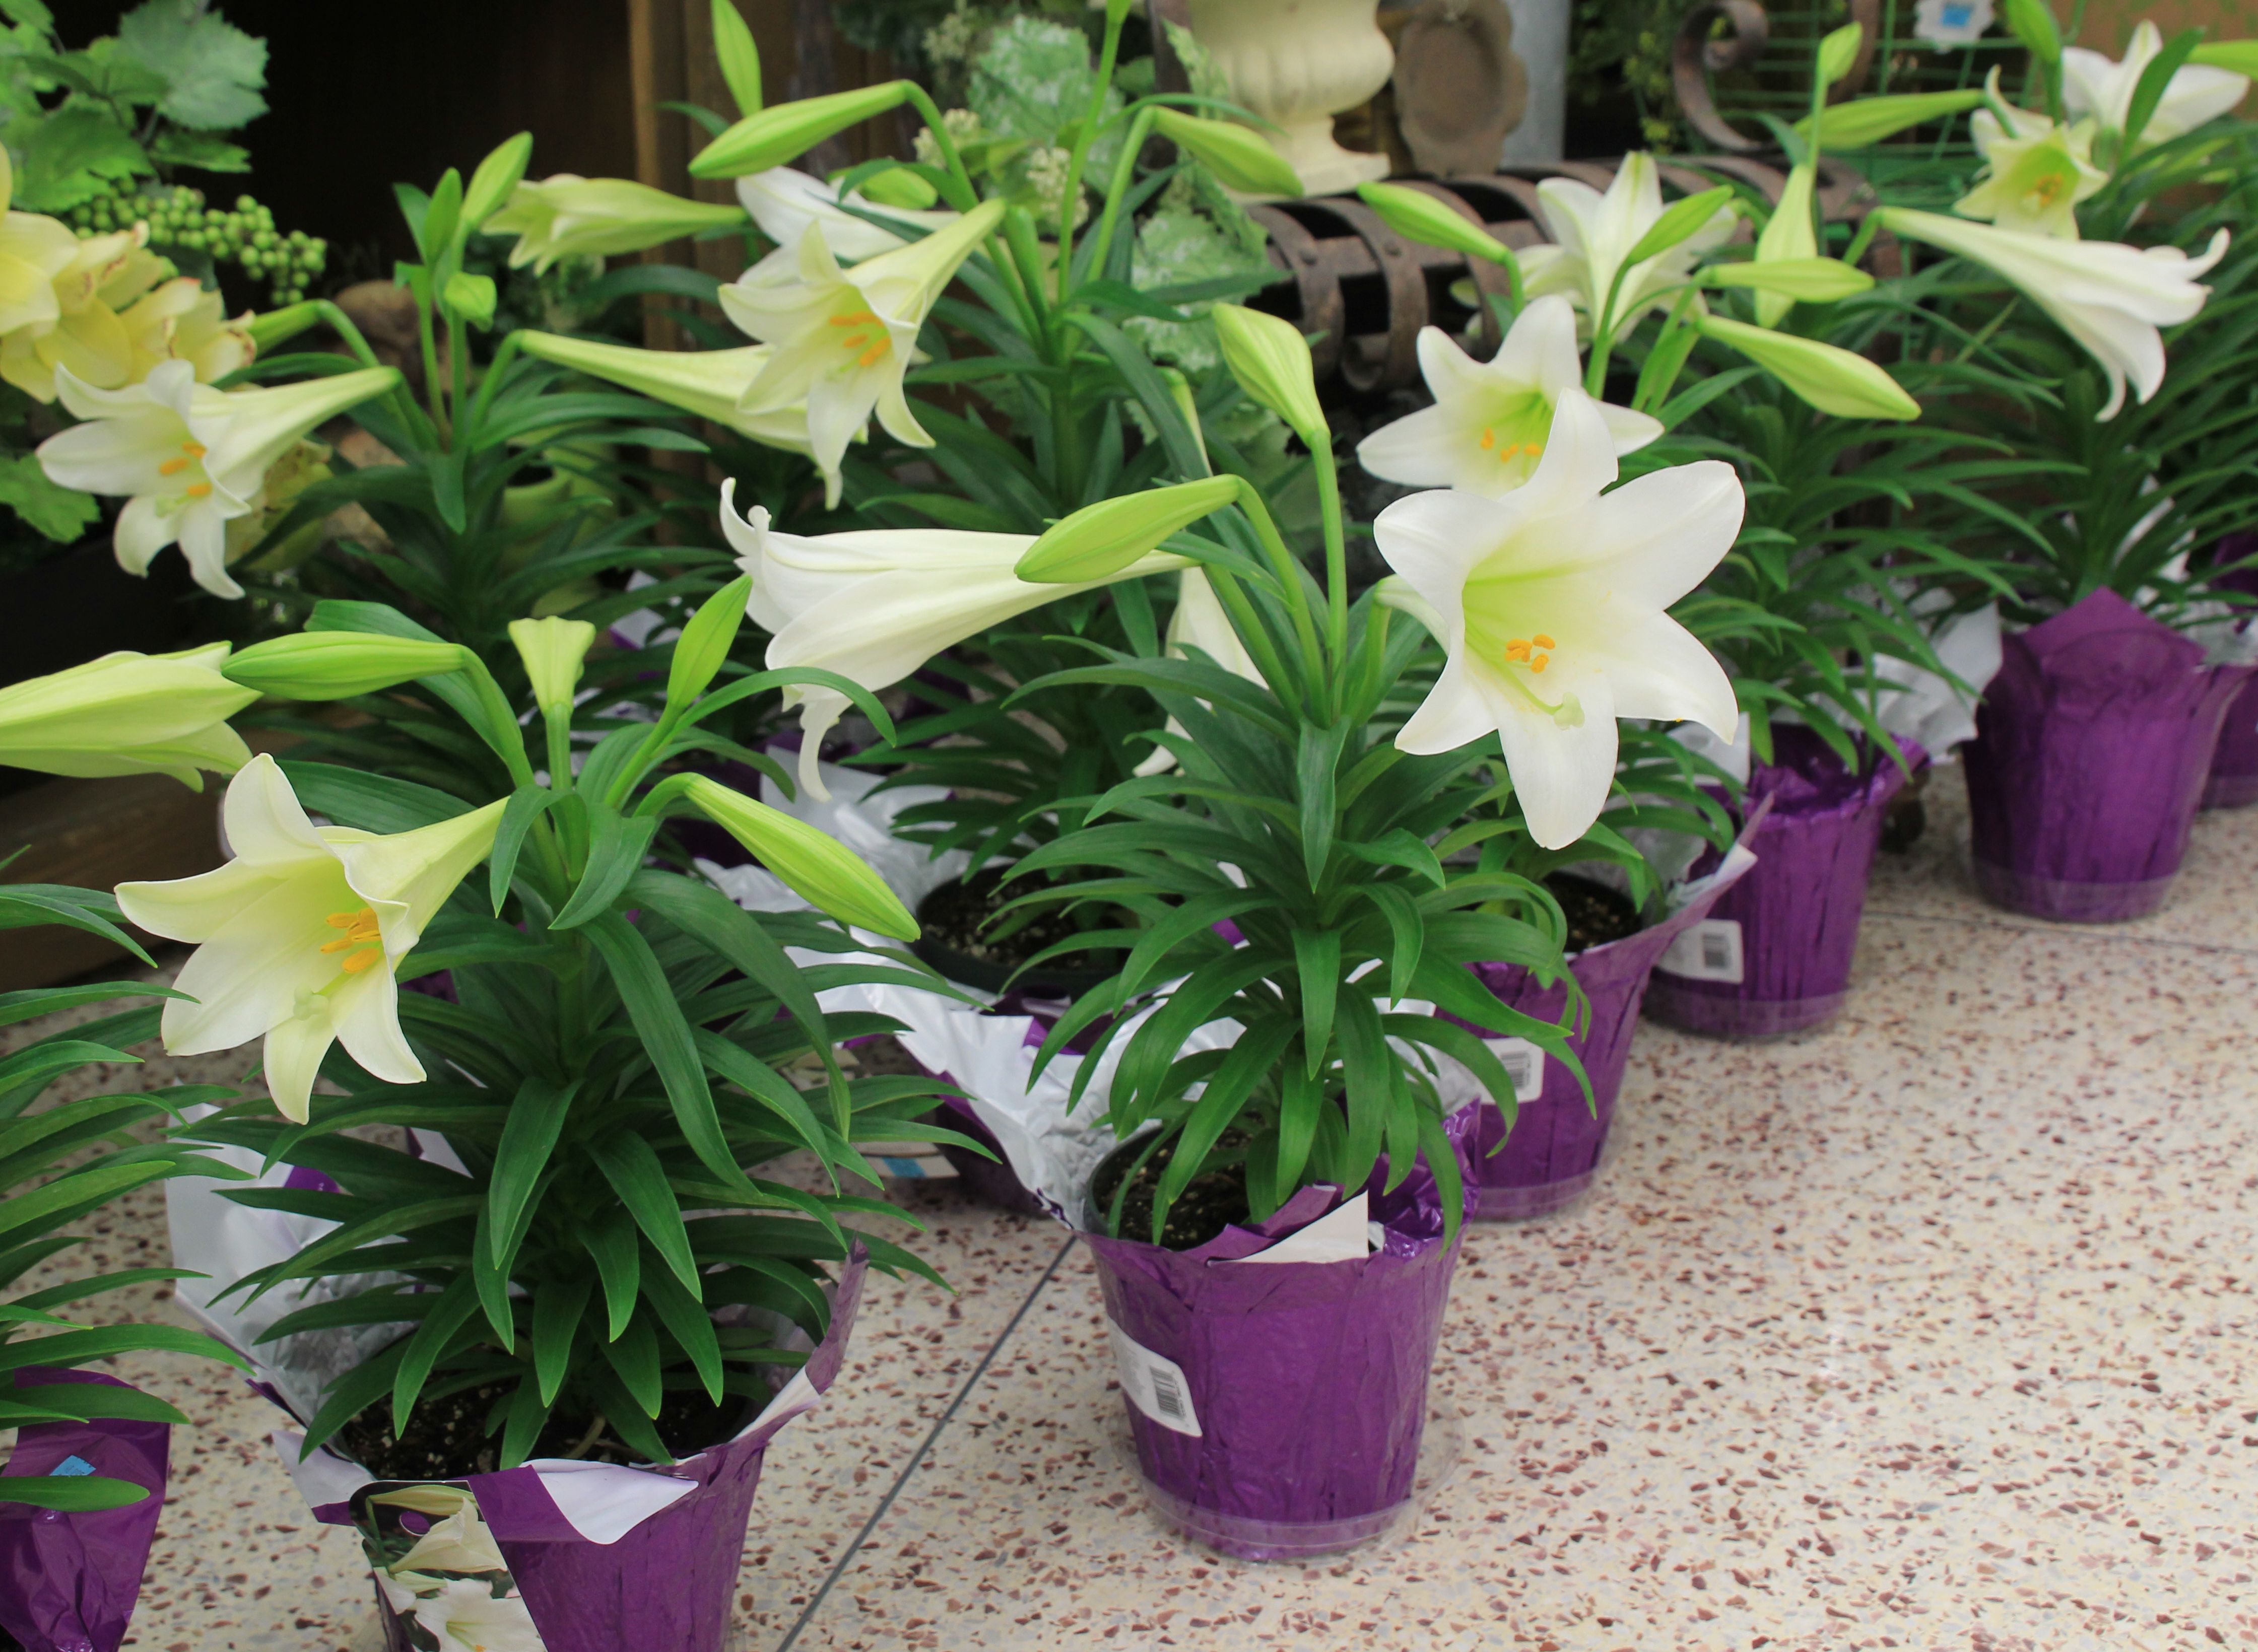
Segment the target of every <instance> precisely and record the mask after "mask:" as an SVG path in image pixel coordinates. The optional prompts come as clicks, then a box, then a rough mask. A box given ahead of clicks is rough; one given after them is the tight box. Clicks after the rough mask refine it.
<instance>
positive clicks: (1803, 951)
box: [1646, 724, 1928, 1039]
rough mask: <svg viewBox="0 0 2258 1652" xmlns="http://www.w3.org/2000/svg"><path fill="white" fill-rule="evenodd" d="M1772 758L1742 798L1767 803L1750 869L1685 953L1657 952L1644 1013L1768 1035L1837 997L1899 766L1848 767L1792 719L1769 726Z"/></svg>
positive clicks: (1690, 1028)
mask: <svg viewBox="0 0 2258 1652" xmlns="http://www.w3.org/2000/svg"><path fill="white" fill-rule="evenodd" d="M1899 749H1900V750H1901V751H1903V753H1904V754H1905V757H1906V761H1907V763H1908V764H1910V765H1912V766H1914V767H1916V768H1917V767H1919V766H1920V765H1921V764H1922V763H1925V762H1928V754H1927V753H1925V752H1923V751H1922V750H1921V748H1920V747H1919V746H1917V745H1915V744H1914V743H1913V742H1912V741H1899ZM1772 759H1773V760H1772V762H1769V763H1758V764H1757V765H1756V766H1755V767H1754V768H1753V769H1751V770H1750V775H1749V785H1748V794H1747V801H1748V802H1749V803H1750V804H1753V803H1755V802H1756V801H1757V800H1758V799H1760V798H1770V799H1771V800H1772V812H1771V813H1770V814H1768V815H1767V816H1765V819H1764V820H1763V822H1762V823H1761V824H1760V825H1758V826H1757V829H1756V833H1755V836H1754V837H1753V838H1752V839H1751V840H1750V842H1749V847H1750V849H1751V850H1752V851H1754V852H1755V854H1756V857H1757V863H1756V865H1754V866H1753V867H1751V868H1750V869H1749V871H1748V874H1747V876H1744V877H1743V878H1742V879H1741V881H1740V882H1739V883H1736V884H1734V885H1733V887H1732V888H1731V889H1729V890H1726V891H1725V893H1724V895H1723V896H1722V897H1721V898H1720V899H1719V900H1718V902H1717V904H1715V906H1714V907H1712V908H1711V909H1710V911H1709V915H1708V918H1707V919H1705V920H1704V922H1703V924H1702V925H1701V928H1700V929H1699V930H1697V931H1694V932H1693V933H1692V934H1691V935H1689V937H1688V939H1689V941H1690V942H1692V943H1694V945H1693V949H1692V951H1691V953H1690V955H1688V956H1687V957H1686V958H1685V959H1683V960H1681V959H1680V958H1679V956H1677V955H1676V954H1672V956H1671V957H1668V958H1665V959H1662V960H1659V961H1658V962H1657V964H1656V966H1655V971H1654V978H1653V981H1652V983H1651V985H1650V986H1649V987H1648V989H1647V994H1646V1009H1647V1011H1648V1013H1650V1014H1651V1015H1652V1016H1654V1017H1655V1018H1656V1019H1658V1020H1660V1021H1664V1022H1666V1023H1668V1024H1669V1025H1672V1026H1674V1027H1679V1028H1682V1029H1683V1030H1685V1031H1686V1032H1699V1033H1704V1034H1707V1035H1708V1036H1710V1037H1712V1038H1726V1039H1753V1038H1772V1037H1776V1036H1779V1035H1780V1034H1783V1033H1788V1032H1799V1031H1800V1030H1802V1029H1803V1028H1806V1027H1813V1026H1816V1025H1819V1024H1820V1023H1821V1022H1822V1021H1826V1020H1828V1019H1829V1018H1830V1017H1833V1016H1834V1015H1835V1014H1836V1011H1837V1010H1841V1009H1842V1007H1843V1001H1844V999H1845V998H1846V997H1848V996H1849V989H1850V964H1851V960H1852V958H1853V957H1854V956H1855V954H1857V947H1858V920H1859V918H1861V917H1862V916H1863V915H1864V911H1865V907H1866V879H1867V877H1868V876H1869V874H1871V871H1872V870H1873V865H1874V854H1875V851H1876V850H1877V849H1878V848H1879V847H1880V846H1881V837H1882V817H1883V814H1884V812H1885V810H1886V809H1887V807H1888V805H1889V802H1890V799H1891V798H1894V797H1895V796H1897V794H1898V791H1899V789H1900V788H1901V787H1902V786H1903V785H1904V784H1905V781H1906V772H1905V770H1904V769H1900V768H1899V767H1898V765H1897V764H1896V763H1895V762H1892V761H1890V760H1889V759H1888V758H1886V757H1885V756H1883V755H1880V754H1878V753H1874V752H1869V753H1868V755H1867V757H1866V762H1865V763H1864V766H1863V769H1862V770H1857V769H1850V767H1848V766H1847V765H1846V764H1844V762H1843V760H1842V759H1841V758H1840V757H1838V756H1836V755H1835V753H1834V751H1833V750H1832V749H1831V748H1829V747H1828V745H1827V743H1826V742H1825V741H1823V740H1821V738H1820V737H1819V736H1818V734H1815V733H1814V732H1813V731H1812V730H1810V729H1808V728H1804V727H1798V726H1795V725H1793V724H1775V725H1774V726H1773V728H1772ZM1716 859H1717V857H1716V854H1715V851H1714V850H1713V851H1711V852H1710V853H1709V854H1706V855H1704V856H1703V857H1702V860H1701V861H1700V862H1698V863H1697V864H1696V865H1695V867H1694V871H1695V873H1696V874H1697V875H1698V874H1700V873H1701V872H1704V871H1707V870H1708V869H1709V868H1710V867H1712V866H1714V865H1715V862H1716ZM1681 961H1682V962H1683V964H1684V966H1685V968H1684V970H1683V971H1682V972H1681V970H1680V969H1679V968H1678V966H1679V964H1680V963H1681Z"/></svg>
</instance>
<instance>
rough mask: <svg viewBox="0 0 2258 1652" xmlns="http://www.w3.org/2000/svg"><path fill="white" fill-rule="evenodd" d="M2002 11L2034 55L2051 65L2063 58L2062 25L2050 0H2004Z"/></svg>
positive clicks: (2017, 36)
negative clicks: (2057, 21) (2047, 0)
mask: <svg viewBox="0 0 2258 1652" xmlns="http://www.w3.org/2000/svg"><path fill="white" fill-rule="evenodd" d="M1999 12H2000V15H2001V16H2002V17H2003V18H2005V19H2006V25H2007V30H2008V32H2009V33H2011V34H2013V36H2014V37H2015V38H2016V39H2018V40H2020V41H2021V42H2022V43H2023V45H2024V46H2025V47H2026V48H2027V49H2028V51H2029V52H2030V53H2031V55H2032V56H2033V57H2034V58H2036V59H2038V60H2039V61H2040V62H2041V63H2043V64H2045V65H2046V66H2047V67H2049V68H2052V67H2054V66H2055V65H2056V64H2057V63H2059V62H2061V61H2062V25H2060V24H2058V23H2056V21H2055V20H2054V11H2053V9H2052V8H2051V7H2049V5H2048V4H2047V3H2046V0H2002V4H2001V5H2000V7H1999Z"/></svg>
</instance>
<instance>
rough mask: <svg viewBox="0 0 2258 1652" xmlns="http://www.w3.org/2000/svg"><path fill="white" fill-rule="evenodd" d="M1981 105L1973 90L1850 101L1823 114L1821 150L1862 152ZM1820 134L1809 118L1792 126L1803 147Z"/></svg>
mask: <svg viewBox="0 0 2258 1652" xmlns="http://www.w3.org/2000/svg"><path fill="white" fill-rule="evenodd" d="M1983 102H1984V94H1983V93H1982V92H1981V91H1980V90H1978V89H1976V88H1974V87H1970V88H1969V89H1967V90H1965V91H1960V92H1892V93H1890V94H1888V95H1887V96H1882V97H1859V98H1853V99H1852V100H1851V101H1850V102H1849V103H1836V104H1835V105H1834V106H1833V107H1832V108H1830V109H1828V110H1827V114H1826V120H1825V124H1824V126H1823V131H1824V134H1825V140H1824V141H1825V146H1826V147H1827V148H1828V149H1830V150H1835V149H1864V148H1866V147H1868V146H1869V145H1874V144H1878V143H1880V142H1882V141H1883V140H1884V139H1885V138H1894V137H1896V136H1897V135H1898V134H1899V132H1901V131H1905V130H1907V128H1908V127H1912V126H1921V125H1925V124H1928V122H1930V121H1936V120H1945V119H1948V118H1949V117H1952V116H1954V115H1964V114H1966V113H1967V112H1968V111H1969V110H1971V109H1975V108H1978V107H1979V106H1980V105H1981V104H1982V103H1983ZM1821 130H1822V129H1821V128H1815V127H1814V125H1813V124H1812V122H1811V118H1810V117H1809V116H1806V117H1804V118H1803V119H1801V120H1800V121H1798V122H1796V123H1795V135H1796V136H1797V137H1799V138H1801V139H1803V141H1804V142H1805V143H1807V144H1810V143H1815V142H1818V141H1820V136H1821Z"/></svg>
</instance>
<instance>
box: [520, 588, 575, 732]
mask: <svg viewBox="0 0 2258 1652" xmlns="http://www.w3.org/2000/svg"><path fill="white" fill-rule="evenodd" d="M509 640H510V642H512V643H513V644H514V645H515V647H516V649H517V657H518V658H519V659H521V660H522V661H524V662H525V674H526V676H527V677H529V678H530V679H532V683H533V703H534V704H535V705H538V706H539V707H540V708H541V714H542V715H543V717H560V716H564V715H567V714H569V713H571V711H572V691H573V690H574V689H575V688H576V687H578V686H579V682H580V668H581V665H582V663H584V662H585V661H586V659H587V657H588V650H589V649H591V648H593V647H594V646H595V642H596V627H594V626H593V625H590V624H589V623H588V622H587V621H586V620H567V619H565V618H564V617H563V616H562V615H561V614H554V613H552V614H550V616H549V617H548V618H547V619H545V620H511V621H510V622H509Z"/></svg>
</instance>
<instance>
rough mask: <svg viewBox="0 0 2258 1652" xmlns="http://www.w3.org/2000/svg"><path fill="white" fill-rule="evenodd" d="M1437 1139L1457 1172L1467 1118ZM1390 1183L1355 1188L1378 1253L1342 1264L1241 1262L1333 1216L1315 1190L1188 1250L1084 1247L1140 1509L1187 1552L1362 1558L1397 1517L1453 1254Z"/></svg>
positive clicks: (1432, 1216) (1419, 1200) (1414, 1180)
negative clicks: (1352, 1552) (1192, 1546)
mask: <svg viewBox="0 0 2258 1652" xmlns="http://www.w3.org/2000/svg"><path fill="white" fill-rule="evenodd" d="M1445 1127H1446V1129H1448V1130H1449V1131H1450V1132H1451V1136H1452V1145H1453V1146H1454V1148H1455V1149H1456V1150H1457V1152H1458V1153H1459V1160H1460V1168H1461V1171H1462V1173H1464V1172H1466V1171H1467V1170H1468V1169H1469V1168H1470V1166H1469V1164H1468V1156H1469V1154H1470V1152H1471V1138H1472V1136H1473V1130H1474V1118H1473V1110H1472V1109H1470V1108H1468V1109H1461V1110H1459V1112H1458V1113H1457V1114H1455V1115H1453V1116H1452V1119H1451V1120H1450V1121H1448V1122H1447V1124H1446V1126H1445ZM1116 1151H1117V1152H1119V1151H1123V1150H1122V1149H1117V1150H1116ZM1383 1181H1385V1177H1384V1175H1383V1174H1381V1173H1374V1177H1373V1180H1372V1181H1370V1182H1369V1183H1368V1184H1367V1187H1366V1188H1365V1190H1364V1196H1365V1198H1366V1202H1367V1203H1366V1215H1367V1216H1368V1217H1369V1219H1370V1220H1371V1221H1373V1222H1376V1223H1379V1224H1380V1226H1381V1230H1383V1232H1384V1234H1385V1243H1384V1244H1383V1245H1382V1247H1381V1249H1379V1250H1376V1251H1371V1252H1370V1254H1368V1255H1366V1256H1362V1257H1358V1258H1345V1259H1342V1260H1338V1261H1330V1262H1292V1261H1278V1262H1263V1261H1249V1260H1245V1259H1242V1258H1246V1257H1248V1256H1250V1255H1252V1254H1253V1253H1255V1252H1258V1251H1263V1250H1266V1249H1267V1248H1268V1247H1269V1246H1270V1245H1272V1244H1275V1243H1276V1242H1277V1241H1278V1240H1279V1239H1281V1238H1283V1237H1286V1236H1288V1235H1289V1233H1292V1232H1295V1231H1297V1230H1300V1229H1302V1228H1303V1227H1306V1226H1308V1225H1310V1223H1312V1222H1313V1221H1315V1220H1317V1219H1319V1218H1321V1217H1323V1216H1324V1215H1326V1214H1327V1212H1328V1209H1329V1208H1331V1207H1335V1206H1338V1204H1339V1203H1340V1202H1341V1201H1340V1200H1339V1198H1338V1195H1337V1193H1336V1192H1335V1191H1334V1190H1331V1189H1327V1188H1304V1189H1303V1190H1302V1192H1301V1193H1299V1194H1297V1195H1295V1197H1294V1198H1293V1199H1292V1200H1290V1201H1289V1202H1288V1203H1287V1204H1286V1206H1285V1207H1284V1208H1283V1209H1281V1210H1280V1211H1279V1212H1278V1214H1277V1215H1276V1216H1273V1217H1272V1218H1271V1219H1270V1220H1269V1221H1268V1222H1267V1223H1261V1224H1260V1225H1259V1226H1257V1227H1254V1228H1247V1227H1232V1228H1227V1229H1225V1231H1224V1233H1223V1234H1222V1236H1221V1237H1218V1238H1216V1239H1213V1240H1211V1241H1209V1242H1208V1243H1207V1244H1204V1245H1201V1246H1199V1247H1198V1248H1196V1249H1195V1250H1190V1251H1170V1250H1166V1249H1163V1248H1162V1247H1161V1246H1160V1245H1157V1244H1146V1243H1143V1242H1141V1241H1139V1240H1135V1239H1111V1238H1106V1237H1102V1236H1101V1235H1099V1234H1097V1233H1094V1232H1088V1231H1085V1232H1084V1233H1083V1239H1084V1240H1085V1241H1086V1242H1087V1243H1088V1244H1089V1245H1090V1250H1091V1251H1092V1252H1093V1253H1094V1254H1095V1255H1096V1257H1097V1274H1098V1281H1099V1285H1100V1287H1101V1288H1102V1289H1103V1291H1104V1297H1105V1314H1106V1318H1107V1320H1108V1322H1109V1329H1110V1331H1111V1336H1112V1339H1113V1344H1114V1353H1115V1357H1116V1359H1117V1361H1118V1365H1119V1366H1120V1370H1121V1377H1122V1389H1123V1400H1124V1403H1125V1406H1126V1407H1127V1409H1128V1414H1129V1427H1130V1432H1131V1434H1132V1435H1133V1437H1134V1440H1135V1443H1136V1450H1137V1462H1138V1466H1139V1469H1140V1471H1141V1473H1142V1475H1143V1478H1144V1482H1145V1488H1146V1495H1147V1500H1148V1501H1149V1502H1150V1504H1151V1505H1152V1507H1153V1508H1154V1511H1155V1512H1156V1513H1158V1514H1160V1515H1161V1518H1162V1519H1164V1520H1166V1521H1168V1523H1170V1524H1171V1525H1173V1526H1175V1528H1177V1529H1179V1530H1180V1531H1182V1533H1183V1534H1184V1535H1186V1536H1189V1537H1190V1538H1193V1539H1194V1540H1196V1541H1197V1542H1202V1543H1204V1544H1206V1545H1208V1546H1209V1547H1211V1548H1213V1549H1219V1550H1221V1551H1222V1552H1223V1553H1225V1554H1227V1555H1233V1556H1239V1558H1241V1559H1246V1560H1290V1559H1295V1558H1298V1557H1301V1556H1310V1555H1321V1554H1327V1553H1331V1552H1333V1551H1336V1550H1338V1549H1349V1548H1353V1547H1354V1546H1356V1545H1357V1544H1359V1543H1362V1542H1369V1541H1370V1540H1372V1539H1373V1538H1374V1537H1377V1536H1379V1535H1381V1534H1382V1533H1383V1532H1385V1531H1386V1530H1387V1529H1388V1527H1389V1526H1390V1525H1391V1524H1392V1523H1393V1522H1394V1521H1395V1519H1396V1518H1397V1517H1398V1515H1400V1514H1402V1512H1403V1511H1404V1509H1405V1507H1406V1506H1407V1505H1408V1503H1409V1500H1410V1496H1411V1489H1412V1482H1413V1478H1414V1476H1415V1474H1416V1471H1417V1466H1418V1460H1419V1444H1420V1439H1421V1436H1422V1434H1423V1432H1424V1429H1425V1425H1426V1417H1427V1377H1428V1372H1429V1371H1430V1369H1431V1367H1432V1366H1433V1364H1434V1359H1435V1350H1436V1346H1437V1344H1438V1342H1439V1341H1440V1339H1441V1336H1442V1329H1443V1309H1444V1306H1445V1302H1446V1301H1448V1299H1449V1297H1450V1292H1451V1273H1452V1268H1454V1267H1455V1266H1457V1263H1458V1255H1459V1241H1458V1239H1457V1238H1455V1237H1453V1238H1451V1239H1447V1240H1446V1239H1445V1237H1443V1209H1442V1202H1441V1199H1440V1196H1439V1195H1438V1192H1437V1189H1436V1186H1435V1181H1434V1178H1433V1177H1432V1176H1431V1174H1430V1173H1428V1170H1427V1166H1426V1165H1425V1164H1424V1161H1423V1162H1422V1163H1420V1164H1419V1165H1417V1166H1415V1167H1414V1168H1413V1170H1412V1172H1411V1173H1410V1174H1409V1176H1407V1177H1406V1178H1405V1179H1404V1181H1403V1183H1402V1186H1400V1187H1398V1188H1396V1189H1395V1191H1394V1192H1393V1193H1389V1194H1384V1195H1383V1194H1382V1193H1381V1191H1380V1188H1381V1184H1382V1182H1383ZM1466 1187H1467V1193H1468V1195H1469V1197H1468V1200H1467V1203H1468V1205H1469V1207H1471V1204H1472V1198H1471V1195H1472V1192H1473V1183H1472V1181H1471V1178H1470V1177H1469V1179H1468V1181H1467V1183H1466Z"/></svg>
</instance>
